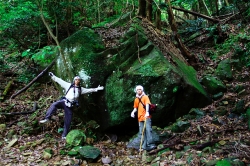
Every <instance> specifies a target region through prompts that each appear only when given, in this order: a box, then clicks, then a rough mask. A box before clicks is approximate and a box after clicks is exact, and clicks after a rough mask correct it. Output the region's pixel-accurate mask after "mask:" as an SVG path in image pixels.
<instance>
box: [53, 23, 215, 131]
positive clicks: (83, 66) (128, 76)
mask: <svg viewBox="0 0 250 166" xmlns="http://www.w3.org/2000/svg"><path fill="white" fill-rule="evenodd" d="M167 47H169V48H168V49H167V50H168V51H169V52H168V56H169V57H168V58H166V56H165V55H163V53H162V52H161V51H160V50H159V48H158V47H157V46H155V45H154V44H153V41H150V40H149V39H148V37H147V36H146V32H145V30H144V28H143V27H142V26H140V21H138V20H134V21H133V23H132V24H131V26H130V27H129V28H128V29H127V31H126V32H125V33H124V35H123V36H121V37H120V39H119V44H118V45H117V46H114V47H112V48H105V46H104V43H103V42H102V38H101V36H99V35H98V34H97V33H95V31H94V30H92V29H90V28H83V29H82V30H80V31H78V32H76V33H75V34H73V35H72V36H70V37H69V38H67V39H66V40H64V41H62V42H61V48H62V50H63V52H64V55H65V58H66V60H67V64H68V66H69V67H70V72H71V74H72V75H79V76H80V77H81V78H82V80H83V84H82V86H83V87H86V88H92V87H97V86H98V85H104V87H105V89H104V90H103V91H98V92H97V93H92V94H89V95H84V96H83V98H84V99H80V105H81V107H80V108H79V111H75V112H74V113H75V114H76V115H77V116H78V117H79V118H81V119H82V120H83V121H87V120H95V121H96V122H97V123H98V124H100V128H101V130H107V129H110V130H113V129H117V130H118V131H121V132H122V131H124V130H121V127H123V129H124V128H131V127H132V130H137V120H136V119H133V118H131V117H130V112H131V111H132V109H133V101H134V99H135V93H134V88H135V86H136V85H139V84H140V85H142V86H143V87H144V88H145V92H146V94H147V95H149V97H150V100H151V102H152V103H156V104H158V108H157V113H156V114H154V115H153V118H152V121H153V122H154V124H155V125H159V126H161V127H162V126H165V125H166V124H168V123H169V121H174V120H175V119H176V118H178V117H180V116H182V115H184V114H186V113H188V112H189V110H190V109H191V108H199V107H203V106H205V105H207V104H209V103H210V102H211V100H210V98H209V97H208V95H207V93H206V91H205V90H204V88H203V87H202V85H201V84H200V83H199V81H198V80H197V77H196V71H195V69H194V68H193V67H191V66H189V65H188V64H187V62H186V61H185V60H184V58H180V57H182V55H181V54H180V52H179V51H178V49H177V48H175V47H174V45H173V44H171V43H169V46H167ZM169 59H171V61H170V60H169ZM62 62H63V61H62V59H61V56H59V58H58V60H57V63H56V68H55V74H56V75H57V76H59V77H61V78H62V79H64V80H66V81H69V82H71V81H72V78H68V76H67V74H66V70H65V67H64V65H63V63H62ZM130 131H131V130H130Z"/></svg>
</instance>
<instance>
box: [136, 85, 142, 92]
mask: <svg viewBox="0 0 250 166" xmlns="http://www.w3.org/2000/svg"><path fill="white" fill-rule="evenodd" d="M138 89H141V90H142V91H144V90H143V87H142V86H141V85H137V86H136V88H135V90H136V91H137V90H138Z"/></svg>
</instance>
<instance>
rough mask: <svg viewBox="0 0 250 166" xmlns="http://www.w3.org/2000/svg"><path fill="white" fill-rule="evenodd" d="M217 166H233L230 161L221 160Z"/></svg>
mask: <svg viewBox="0 0 250 166" xmlns="http://www.w3.org/2000/svg"><path fill="white" fill-rule="evenodd" d="M216 166H231V164H230V162H229V161H228V160H221V161H218V162H217V163H216Z"/></svg>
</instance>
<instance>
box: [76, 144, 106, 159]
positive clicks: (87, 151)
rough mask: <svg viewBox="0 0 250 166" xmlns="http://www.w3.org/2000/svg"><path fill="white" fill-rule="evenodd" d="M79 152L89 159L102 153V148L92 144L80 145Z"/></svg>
mask: <svg viewBox="0 0 250 166" xmlns="http://www.w3.org/2000/svg"><path fill="white" fill-rule="evenodd" d="M78 152H79V154H80V155H81V156H82V157H84V158H87V159H96V158H97V157H98V156H99V155H100V154H101V151H100V149H98V148H96V147H94V146H90V145H87V146H82V147H80V148H79V149H78Z"/></svg>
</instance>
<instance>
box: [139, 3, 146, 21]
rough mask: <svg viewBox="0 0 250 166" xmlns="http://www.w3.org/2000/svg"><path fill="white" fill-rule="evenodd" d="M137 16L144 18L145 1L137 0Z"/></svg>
mask: <svg viewBox="0 0 250 166" xmlns="http://www.w3.org/2000/svg"><path fill="white" fill-rule="evenodd" d="M138 16H141V17H143V18H145V17H146V0H139V13H138Z"/></svg>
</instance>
